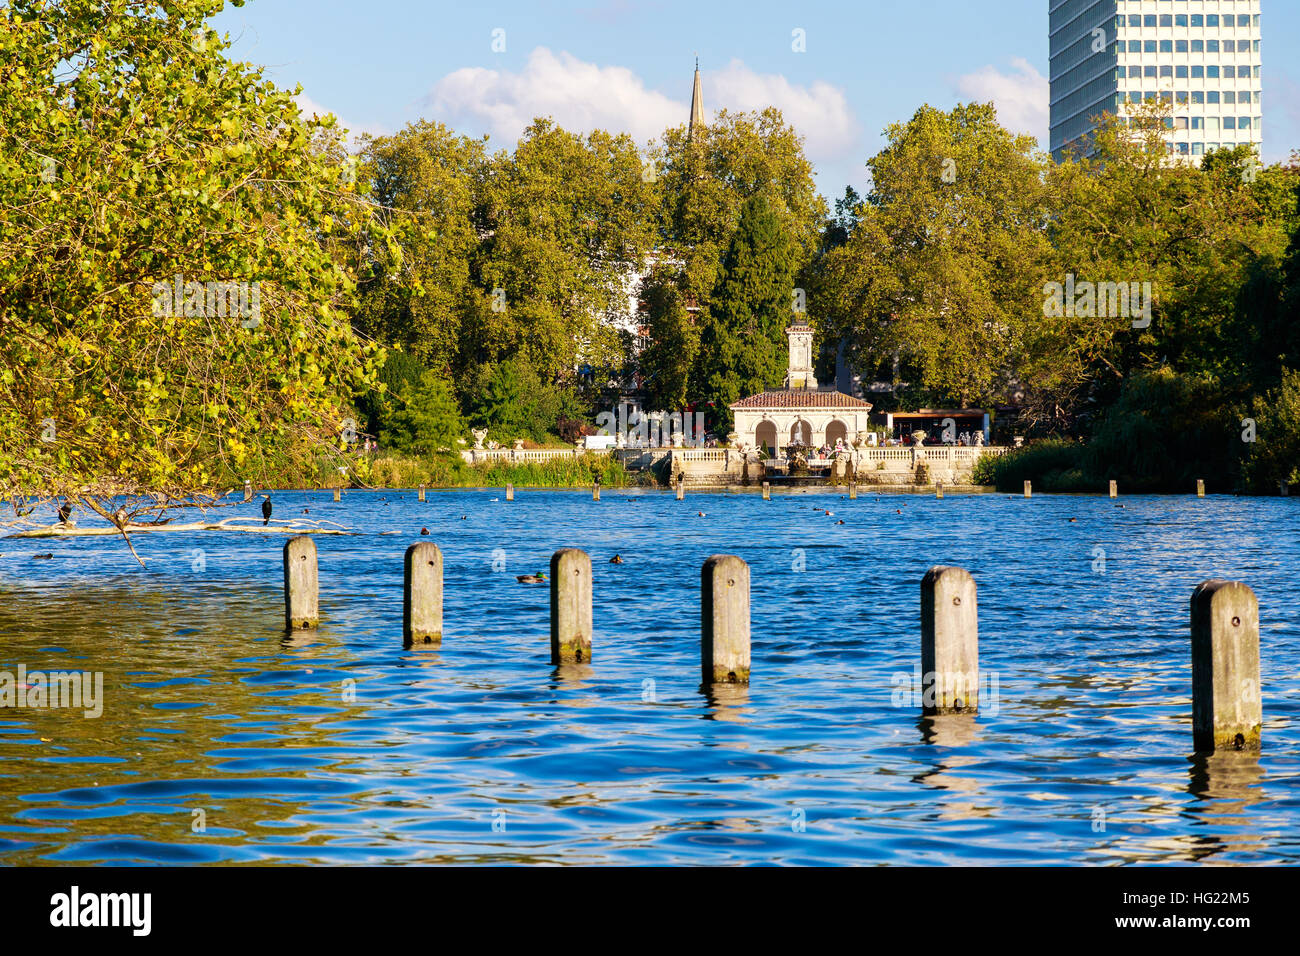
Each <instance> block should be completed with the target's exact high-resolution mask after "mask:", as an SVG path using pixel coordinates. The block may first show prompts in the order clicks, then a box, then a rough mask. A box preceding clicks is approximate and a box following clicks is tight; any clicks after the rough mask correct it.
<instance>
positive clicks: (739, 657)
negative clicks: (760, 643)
mask: <svg viewBox="0 0 1300 956" xmlns="http://www.w3.org/2000/svg"><path fill="white" fill-rule="evenodd" d="M700 664H701V670H702V676H703V678H704V683H706V684H748V683H749V565H748V564H746V563H745V562H744V561H742V560H741V559H740V558H738V557H736V556H735V555H734V554H715V555H714V556H713V557H711V558H709V559H708V560H707V561H705V562H704V567H703V569H702V570H701V571H700Z"/></svg>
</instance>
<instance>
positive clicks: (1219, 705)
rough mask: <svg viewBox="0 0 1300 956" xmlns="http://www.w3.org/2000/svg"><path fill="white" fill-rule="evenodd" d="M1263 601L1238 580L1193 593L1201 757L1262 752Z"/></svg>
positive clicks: (1195, 715)
mask: <svg viewBox="0 0 1300 956" xmlns="http://www.w3.org/2000/svg"><path fill="white" fill-rule="evenodd" d="M1263 719H1264V706H1263V702H1262V700H1261V698H1260V688H1259V601H1258V599H1257V598H1256V597H1255V592H1254V591H1252V590H1251V589H1250V588H1249V587H1247V586H1246V585H1244V584H1242V583H1241V582H1239V581H1222V580H1212V581H1205V582H1204V583H1202V584H1201V585H1200V586H1199V587H1197V589H1196V590H1195V591H1193V592H1192V744H1193V746H1194V747H1195V748H1196V751H1197V752H1198V753H1213V752H1214V751H1216V750H1259V749H1260V740H1259V733H1260V725H1261V724H1262V723H1263Z"/></svg>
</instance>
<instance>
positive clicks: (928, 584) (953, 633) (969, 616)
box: [921, 567, 979, 715]
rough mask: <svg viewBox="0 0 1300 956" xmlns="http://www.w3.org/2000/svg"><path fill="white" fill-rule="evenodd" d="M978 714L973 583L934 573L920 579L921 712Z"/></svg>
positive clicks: (956, 573)
mask: <svg viewBox="0 0 1300 956" xmlns="http://www.w3.org/2000/svg"><path fill="white" fill-rule="evenodd" d="M978 710H979V610H978V606H977V603H976V597H975V579H974V578H972V577H971V576H970V573H969V572H968V571H965V570H963V569H962V568H949V567H934V568H931V569H930V570H929V571H927V572H926V574H925V577H924V578H922V579H921V712H922V713H923V714H927V715H933V714H974V713H976V712H977V711H978Z"/></svg>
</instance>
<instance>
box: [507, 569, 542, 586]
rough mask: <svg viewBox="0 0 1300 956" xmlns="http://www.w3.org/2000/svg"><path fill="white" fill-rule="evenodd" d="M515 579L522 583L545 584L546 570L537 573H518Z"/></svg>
mask: <svg viewBox="0 0 1300 956" xmlns="http://www.w3.org/2000/svg"><path fill="white" fill-rule="evenodd" d="M515 580H516V581H518V582H519V583H520V584H545V583H546V572H545V571H538V572H537V573H536V574H516V575H515Z"/></svg>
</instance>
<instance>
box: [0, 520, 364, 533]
mask: <svg viewBox="0 0 1300 956" xmlns="http://www.w3.org/2000/svg"><path fill="white" fill-rule="evenodd" d="M258 520H259V519H257V518H227V519H225V520H224V521H191V522H188V523H186V524H133V523H130V522H128V523H126V524H123V525H122V526H121V527H120V528H119V527H117V526H109V527H107V528H78V527H75V526H74V525H70V524H53V525H38V526H36V527H33V528H28V529H27V530H25V531H18V532H15V533H14V534H10V535H6V537H9V538H77V537H97V536H103V535H120V534H123V533H125V534H162V533H164V532H167V531H237V532H240V533H243V534H357V533H358V532H356V531H351V530H349V529H347V528H345V527H344V526H343V525H341V524H336V523H335V522H333V521H303V520H302V519H297V518H296V519H294V520H292V521H289V522H286V523H283V524H273V525H261V524H246V523H245V522H256V521H258ZM325 525H334V527H332V528H327V527H325Z"/></svg>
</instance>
